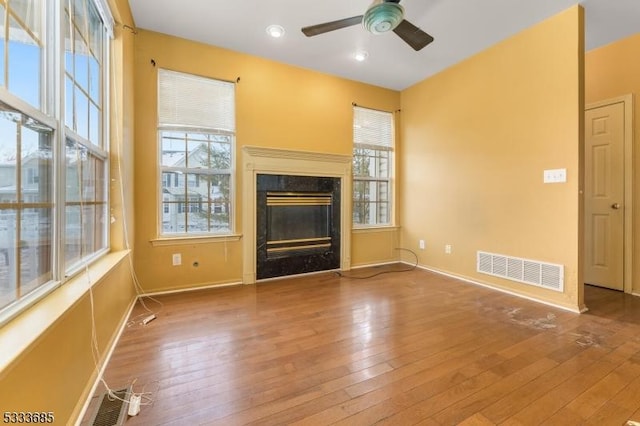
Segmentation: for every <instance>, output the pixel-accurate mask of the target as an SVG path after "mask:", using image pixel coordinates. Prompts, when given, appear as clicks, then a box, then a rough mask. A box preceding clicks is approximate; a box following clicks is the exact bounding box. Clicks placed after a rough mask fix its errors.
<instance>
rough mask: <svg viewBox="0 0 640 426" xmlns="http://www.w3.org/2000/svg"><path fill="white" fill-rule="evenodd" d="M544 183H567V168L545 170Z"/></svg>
mask: <svg viewBox="0 0 640 426" xmlns="http://www.w3.org/2000/svg"><path fill="white" fill-rule="evenodd" d="M543 181H544V183H565V182H566V181H567V169H550V170H545V171H544V177H543Z"/></svg>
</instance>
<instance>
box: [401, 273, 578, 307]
mask: <svg viewBox="0 0 640 426" xmlns="http://www.w3.org/2000/svg"><path fill="white" fill-rule="evenodd" d="M402 263H404V264H407V265H412V266H413V264H412V263H407V262H404V261H403V262H402ZM416 267H417V268H420V269H423V270H425V271H429V272H433V273H435V274H438V275H443V276H445V277H449V278H454V279H456V280H460V281H464V282H466V283H469V284H474V285H478V286H481V287H485V288H489V289H491V290H496V291H499V292H501V293H506V294H509V295H511V296H516V297H519V298H521V299H526V300H530V301H532V302H536V303H541V304H543V305H547V306H552V307H554V308H558V309H562V310H564V311H568V312H573V313H574V314H582V313H585V312H587V311H588V309H587V308H586V307H585V308H584V309H582V310H579V309H573V308H570V307H568V306H563V305H559V304H557V303H553V302H549V301H547V300H542V299H536V298H535V297H531V296H527V295H524V294H520V293H517V292H515V291H511V290H507V289H505V288H502V287H498V286H494V285H491V284H489V283H485V282H482V281H477V280H474V279H471V278H469V277H465V276H462V275H456V274H452V273H450V272H446V271H441V270H439V269H435V268H429V267H427V266H422V265H416Z"/></svg>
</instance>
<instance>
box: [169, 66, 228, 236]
mask: <svg viewBox="0 0 640 426" xmlns="http://www.w3.org/2000/svg"><path fill="white" fill-rule="evenodd" d="M158 80H159V82H158V83H159V84H158V91H159V93H158V99H159V101H158V105H159V113H158V117H159V123H158V133H159V139H160V143H159V145H160V169H161V180H162V185H160V186H161V189H162V196H161V197H160V199H161V200H162V205H161V206H160V207H159V208H160V209H161V211H162V213H163V214H162V215H160V216H161V218H162V223H161V224H160V234H161V235H164V236H179V235H185V234H186V235H190V234H193V235H195V234H229V233H231V232H232V229H233V224H232V211H233V209H232V207H233V200H232V187H233V164H234V159H233V152H234V146H235V117H234V115H235V99H234V90H235V87H234V85H233V83H228V82H224V81H219V80H213V79H208V78H204V77H198V76H194V75H189V74H183V73H178V72H174V71H167V70H162V69H161V70H159V77H158ZM171 176H173V180H172V179H171ZM172 182H173V185H172Z"/></svg>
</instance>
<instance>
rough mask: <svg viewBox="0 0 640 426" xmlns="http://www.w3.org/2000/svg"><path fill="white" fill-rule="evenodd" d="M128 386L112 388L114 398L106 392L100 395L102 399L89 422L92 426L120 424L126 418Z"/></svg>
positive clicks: (114, 425)
mask: <svg viewBox="0 0 640 426" xmlns="http://www.w3.org/2000/svg"><path fill="white" fill-rule="evenodd" d="M130 393H131V392H130V388H125V389H119V390H114V391H113V394H114V395H115V396H116V398H113V397H110V396H109V394H108V393H105V394H104V395H103V396H102V401H101V402H100V405H99V406H98V408H97V409H96V411H95V413H94V415H93V419H92V420H91V422H90V423H89V424H90V425H92V426H120V425H123V424H124V422H125V420H127V410H128V405H129V404H128V403H127V402H125V401H129V395H130Z"/></svg>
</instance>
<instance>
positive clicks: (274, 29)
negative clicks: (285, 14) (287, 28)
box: [267, 24, 284, 38]
mask: <svg viewBox="0 0 640 426" xmlns="http://www.w3.org/2000/svg"><path fill="white" fill-rule="evenodd" d="M267 34H269V35H270V36H271V37H273V38H280V37H282V36H283V35H284V28H282V26H280V25H275V24H274V25H269V26H268V27H267Z"/></svg>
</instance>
